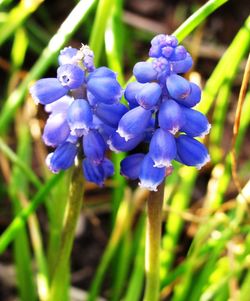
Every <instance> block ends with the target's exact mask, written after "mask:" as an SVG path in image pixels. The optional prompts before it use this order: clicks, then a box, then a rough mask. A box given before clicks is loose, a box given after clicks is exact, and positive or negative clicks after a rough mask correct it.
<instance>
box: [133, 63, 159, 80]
mask: <svg viewBox="0 0 250 301" xmlns="http://www.w3.org/2000/svg"><path fill="white" fill-rule="evenodd" d="M133 74H134V76H135V77H136V79H137V80H138V82H140V83H147V82H150V81H152V80H156V79H157V72H156V71H155V70H154V68H153V65H152V63H151V62H139V63H136V64H135V66H134V69H133Z"/></svg>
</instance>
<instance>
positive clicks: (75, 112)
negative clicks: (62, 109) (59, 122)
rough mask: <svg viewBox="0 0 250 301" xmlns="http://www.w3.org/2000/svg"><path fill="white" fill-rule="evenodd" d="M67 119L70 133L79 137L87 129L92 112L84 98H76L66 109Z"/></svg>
mask: <svg viewBox="0 0 250 301" xmlns="http://www.w3.org/2000/svg"><path fill="white" fill-rule="evenodd" d="M67 120H68V123H69V126H70V129H71V132H72V134H74V135H76V136H78V137H81V136H82V135H83V134H86V133H87V132H88V131H89V128H90V126H91V125H92V120H93V114H92V111H91V108H90V105H89V104H88V102H87V101H86V100H85V99H76V100H74V101H73V102H72V104H71V105H70V107H69V109H68V114H67Z"/></svg>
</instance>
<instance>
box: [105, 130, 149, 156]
mask: <svg viewBox="0 0 250 301" xmlns="http://www.w3.org/2000/svg"><path fill="white" fill-rule="evenodd" d="M144 137H145V134H143V133H140V134H139V135H137V136H136V137H134V138H131V139H129V140H128V141H126V140H125V139H124V138H122V137H121V136H120V135H119V134H117V133H114V134H113V135H112V136H111V137H110V138H109V140H108V141H107V144H108V146H109V148H110V150H112V151H114V152H127V151H130V150H132V149H134V148H135V147H136V146H137V145H138V144H139V143H140V142H142V140H143V139H144Z"/></svg>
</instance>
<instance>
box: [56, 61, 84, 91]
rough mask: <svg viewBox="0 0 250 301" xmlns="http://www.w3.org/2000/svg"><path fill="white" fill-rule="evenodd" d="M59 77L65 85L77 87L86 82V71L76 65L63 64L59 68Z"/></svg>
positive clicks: (70, 87) (69, 87)
mask: <svg viewBox="0 0 250 301" xmlns="http://www.w3.org/2000/svg"><path fill="white" fill-rule="evenodd" d="M57 79H58V80H59V81H60V83H61V84H62V85H63V86H64V87H66V88H68V89H77V88H79V87H80V86H81V85H82V84H83V82H84V71H83V70H82V69H81V68H80V67H78V66H76V65H71V64H66V65H62V66H60V67H59V68H58V69H57Z"/></svg>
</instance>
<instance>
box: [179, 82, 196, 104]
mask: <svg viewBox="0 0 250 301" xmlns="http://www.w3.org/2000/svg"><path fill="white" fill-rule="evenodd" d="M190 88H191V92H190V94H189V95H188V96H187V97H186V98H184V99H182V100H177V102H178V103H180V104H182V105H184V106H186V107H188V108H191V107H194V106H195V105H197V103H199V102H200V100H201V89H200V87H199V86H198V85H196V84H195V83H192V82H190Z"/></svg>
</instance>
